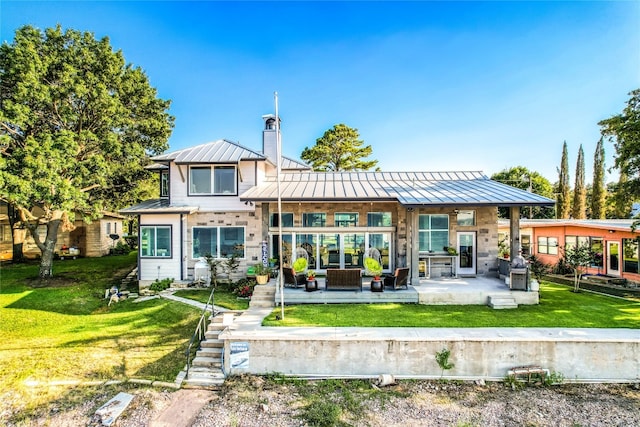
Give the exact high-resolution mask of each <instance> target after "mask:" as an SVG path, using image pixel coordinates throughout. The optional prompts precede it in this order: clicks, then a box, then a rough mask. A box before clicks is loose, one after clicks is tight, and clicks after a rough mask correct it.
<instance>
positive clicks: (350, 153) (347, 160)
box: [300, 124, 378, 172]
mask: <svg viewBox="0 0 640 427" xmlns="http://www.w3.org/2000/svg"><path fill="white" fill-rule="evenodd" d="M358 138H360V135H359V134H358V130H357V129H352V128H350V127H349V126H347V125H344V124H337V125H334V126H333V128H331V129H329V130H327V131H326V132H325V133H324V135H322V137H321V138H318V139H316V145H315V146H313V147H311V148H309V147H305V149H304V150H303V151H302V155H301V156H300V157H301V159H302V160H304V161H306V162H307V163H309V164H310V165H311V166H312V167H313V170H316V171H325V172H326V171H358V170H369V169H371V168H373V167H375V166H376V164H377V163H378V161H377V160H370V161H365V160H363V159H364V158H365V157H368V156H370V155H371V153H372V151H373V149H372V148H371V146H370V145H367V146H365V147H363V146H362V145H363V144H364V142H363V141H362V140H360V139H358Z"/></svg>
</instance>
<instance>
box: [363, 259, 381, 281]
mask: <svg viewBox="0 0 640 427" xmlns="http://www.w3.org/2000/svg"><path fill="white" fill-rule="evenodd" d="M364 269H365V271H366V273H367V274H368V275H369V276H374V277H379V276H380V275H381V274H382V266H381V265H380V263H379V262H378V260H377V259H375V258H370V257H367V258H365V259H364Z"/></svg>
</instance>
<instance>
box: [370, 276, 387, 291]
mask: <svg viewBox="0 0 640 427" xmlns="http://www.w3.org/2000/svg"><path fill="white" fill-rule="evenodd" d="M382 291H384V286H383V285H382V281H381V280H375V279H373V280H372V281H371V292H382Z"/></svg>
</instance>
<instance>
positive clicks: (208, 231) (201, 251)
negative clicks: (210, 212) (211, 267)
mask: <svg viewBox="0 0 640 427" xmlns="http://www.w3.org/2000/svg"><path fill="white" fill-rule="evenodd" d="M191 247H192V253H191V256H192V258H194V259H195V258H201V257H207V256H211V257H213V258H230V257H231V256H232V255H233V256H236V257H237V258H244V248H245V240H244V227H193V239H192V244H191Z"/></svg>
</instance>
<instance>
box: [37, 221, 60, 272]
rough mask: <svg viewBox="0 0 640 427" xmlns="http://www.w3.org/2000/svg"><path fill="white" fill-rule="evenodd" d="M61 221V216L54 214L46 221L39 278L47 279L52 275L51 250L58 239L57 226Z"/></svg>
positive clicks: (58, 226)
mask: <svg viewBox="0 0 640 427" xmlns="http://www.w3.org/2000/svg"><path fill="white" fill-rule="evenodd" d="M61 221H62V220H61V218H60V217H58V216H56V217H54V218H52V219H50V220H49V222H48V223H47V236H46V237H45V240H44V244H43V247H42V248H41V250H42V258H41V259H40V280H47V279H50V278H51V277H53V251H54V249H55V247H56V241H57V240H58V228H60V222H61Z"/></svg>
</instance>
